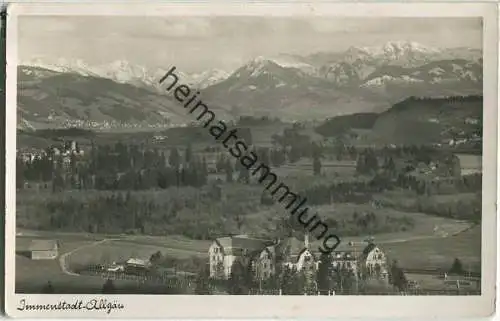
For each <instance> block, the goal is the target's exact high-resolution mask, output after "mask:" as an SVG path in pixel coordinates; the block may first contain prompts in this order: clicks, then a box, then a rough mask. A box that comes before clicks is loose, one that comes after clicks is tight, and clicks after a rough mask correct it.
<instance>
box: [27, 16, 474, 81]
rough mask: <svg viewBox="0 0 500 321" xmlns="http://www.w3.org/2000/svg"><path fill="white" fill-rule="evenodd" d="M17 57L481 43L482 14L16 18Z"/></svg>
mask: <svg viewBox="0 0 500 321" xmlns="http://www.w3.org/2000/svg"><path fill="white" fill-rule="evenodd" d="M18 21H19V41H18V46H19V49H18V52H19V58H20V61H21V62H22V61H26V60H29V59H33V58H37V57H39V58H44V60H47V62H49V63H53V62H54V61H55V60H56V59H58V58H66V59H82V60H83V61H85V62H87V63H89V64H91V65H94V64H105V63H110V62H112V61H114V60H127V61H129V62H130V63H132V64H138V65H144V66H146V67H148V68H155V67H163V68H167V67H169V66H171V65H176V66H177V67H178V68H180V69H182V70H185V71H187V72H198V71H202V70H204V69H207V68H221V69H226V70H231V69H234V68H237V67H238V66H240V65H241V64H243V63H245V62H246V61H248V60H250V59H252V58H254V57H255V56H261V55H262V56H272V55H276V54H279V53H289V54H300V55H306V54H310V53H314V52H318V51H342V50H345V49H347V48H348V47H350V46H376V45H382V44H384V43H386V42H388V41H415V42H418V43H421V44H423V45H427V46H431V47H437V48H449V47H462V46H464V47H472V48H481V47H482V45H481V42H482V23H481V19H480V18H314V19H291V18H272V19H270V18H256V17H219V18H207V17H189V18H187V17H184V18H181V17H177V18H176V17H170V18H168V19H166V18H159V17H148V18H144V17H79V16H73V17H50V16H47V17H26V16H24V17H19V20H18Z"/></svg>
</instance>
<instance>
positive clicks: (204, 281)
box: [194, 266, 212, 295]
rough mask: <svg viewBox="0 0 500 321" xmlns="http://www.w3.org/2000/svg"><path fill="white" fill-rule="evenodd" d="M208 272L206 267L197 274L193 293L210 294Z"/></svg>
mask: <svg viewBox="0 0 500 321" xmlns="http://www.w3.org/2000/svg"><path fill="white" fill-rule="evenodd" d="M209 278H210V271H209V270H208V267H207V266H205V267H202V268H201V269H200V271H199V272H198V277H197V278H196V288H195V290H194V293H196V294H199V295H207V294H212V291H211V290H210V285H209Z"/></svg>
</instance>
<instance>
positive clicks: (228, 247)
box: [215, 236, 272, 254]
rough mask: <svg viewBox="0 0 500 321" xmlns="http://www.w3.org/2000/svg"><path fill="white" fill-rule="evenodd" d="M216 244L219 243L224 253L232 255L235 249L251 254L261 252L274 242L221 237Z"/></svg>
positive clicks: (243, 237)
mask: <svg viewBox="0 0 500 321" xmlns="http://www.w3.org/2000/svg"><path fill="white" fill-rule="evenodd" d="M215 242H217V244H219V245H220V246H221V247H222V249H223V251H224V253H226V254H230V253H232V252H233V251H234V250H235V249H236V250H247V251H249V252H250V253H253V252H255V251H259V252H260V251H261V250H263V249H264V248H265V247H266V246H268V245H270V244H272V241H269V240H263V239H255V238H249V237H245V236H226V237H220V238H218V239H216V240H215Z"/></svg>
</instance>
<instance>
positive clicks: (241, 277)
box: [228, 260, 247, 294]
mask: <svg viewBox="0 0 500 321" xmlns="http://www.w3.org/2000/svg"><path fill="white" fill-rule="evenodd" d="M245 281H246V278H245V268H244V267H243V265H242V264H241V262H240V261H239V260H237V261H234V262H233V265H232V266H231V275H230V276H229V280H228V292H229V293H230V294H246V290H247V289H246V287H245V283H246V282H245Z"/></svg>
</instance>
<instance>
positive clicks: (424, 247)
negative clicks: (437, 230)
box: [381, 226, 481, 272]
mask: <svg viewBox="0 0 500 321" xmlns="http://www.w3.org/2000/svg"><path fill="white" fill-rule="evenodd" d="M381 247H382V249H383V250H384V251H385V252H386V253H387V255H388V256H390V258H391V259H396V260H398V262H399V264H400V266H402V267H411V268H444V269H449V268H450V267H451V265H452V263H453V260H454V259H455V258H459V259H460V261H462V264H463V267H464V269H465V270H470V271H473V272H480V271H481V227H480V226H475V227H473V228H471V229H470V230H468V231H465V232H463V233H459V234H457V235H454V236H449V237H446V238H429V239H421V240H412V241H408V242H397V243H395V242H393V243H384V242H382V244H381Z"/></svg>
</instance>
